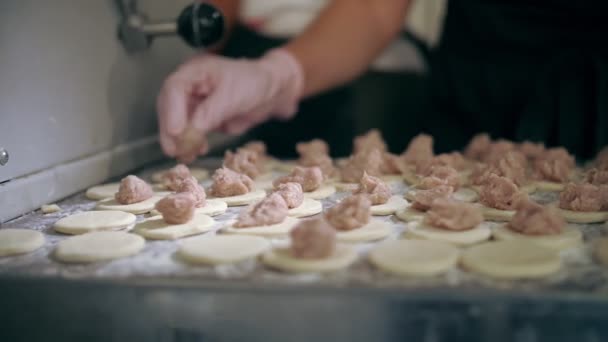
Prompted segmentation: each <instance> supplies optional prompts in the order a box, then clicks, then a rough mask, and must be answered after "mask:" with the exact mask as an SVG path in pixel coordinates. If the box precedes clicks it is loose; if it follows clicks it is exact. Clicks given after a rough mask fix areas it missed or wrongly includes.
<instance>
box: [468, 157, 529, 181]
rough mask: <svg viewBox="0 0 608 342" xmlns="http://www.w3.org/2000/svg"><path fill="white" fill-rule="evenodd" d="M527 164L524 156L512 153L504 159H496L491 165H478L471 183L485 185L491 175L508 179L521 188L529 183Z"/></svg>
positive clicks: (472, 175)
mask: <svg viewBox="0 0 608 342" xmlns="http://www.w3.org/2000/svg"><path fill="white" fill-rule="evenodd" d="M526 164H527V161H526V159H525V157H523V155H522V154H519V153H515V152H514V151H510V152H507V153H506V154H505V155H504V157H503V158H500V159H496V160H494V161H493V162H492V163H491V164H478V165H477V166H476V167H475V169H474V170H473V173H472V174H471V182H472V183H473V184H474V185H483V184H485V183H486V181H487V180H488V178H489V177H490V175H493V174H494V175H497V176H501V177H506V178H508V179H510V180H511V181H513V182H514V183H515V184H516V185H518V186H521V185H524V184H526V183H527V182H528V179H527V174H526Z"/></svg>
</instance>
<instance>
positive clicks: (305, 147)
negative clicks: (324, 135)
mask: <svg viewBox="0 0 608 342" xmlns="http://www.w3.org/2000/svg"><path fill="white" fill-rule="evenodd" d="M296 151H298V154H299V155H300V157H301V156H309V155H314V154H329V145H328V144H327V143H326V142H325V141H323V140H321V139H313V140H311V141H306V142H299V143H297V144H296Z"/></svg>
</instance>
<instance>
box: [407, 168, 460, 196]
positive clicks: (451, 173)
mask: <svg viewBox="0 0 608 342" xmlns="http://www.w3.org/2000/svg"><path fill="white" fill-rule="evenodd" d="M441 185H448V186H451V187H452V188H454V189H458V188H459V187H460V174H459V173H458V171H456V169H454V168H453V167H451V166H435V167H433V168H432V169H431V170H430V172H429V174H428V175H427V176H426V177H423V178H422V179H421V180H420V182H419V183H418V185H417V186H416V187H417V188H418V189H423V190H428V189H432V188H435V187H438V186H441Z"/></svg>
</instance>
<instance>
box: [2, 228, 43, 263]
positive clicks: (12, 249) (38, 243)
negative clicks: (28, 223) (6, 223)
mask: <svg viewBox="0 0 608 342" xmlns="http://www.w3.org/2000/svg"><path fill="white" fill-rule="evenodd" d="M42 245H44V235H42V233H40V232H38V231H35V230H32V229H17V228H4V229H0V257H3V256H8V255H17V254H25V253H29V252H33V251H35V250H37V249H38V248H40V247H42Z"/></svg>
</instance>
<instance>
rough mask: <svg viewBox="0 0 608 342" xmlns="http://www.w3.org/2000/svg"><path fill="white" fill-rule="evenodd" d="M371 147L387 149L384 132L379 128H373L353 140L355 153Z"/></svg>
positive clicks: (381, 149)
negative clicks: (383, 136)
mask: <svg viewBox="0 0 608 342" xmlns="http://www.w3.org/2000/svg"><path fill="white" fill-rule="evenodd" d="M371 149H377V150H379V151H380V152H385V151H386V150H387V148H386V143H385V142H384V139H383V138H382V133H380V131H379V130H377V129H371V130H369V131H368V132H367V133H365V134H363V135H359V136H357V137H355V139H354V140H353V154H357V153H360V152H363V151H367V150H371Z"/></svg>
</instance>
